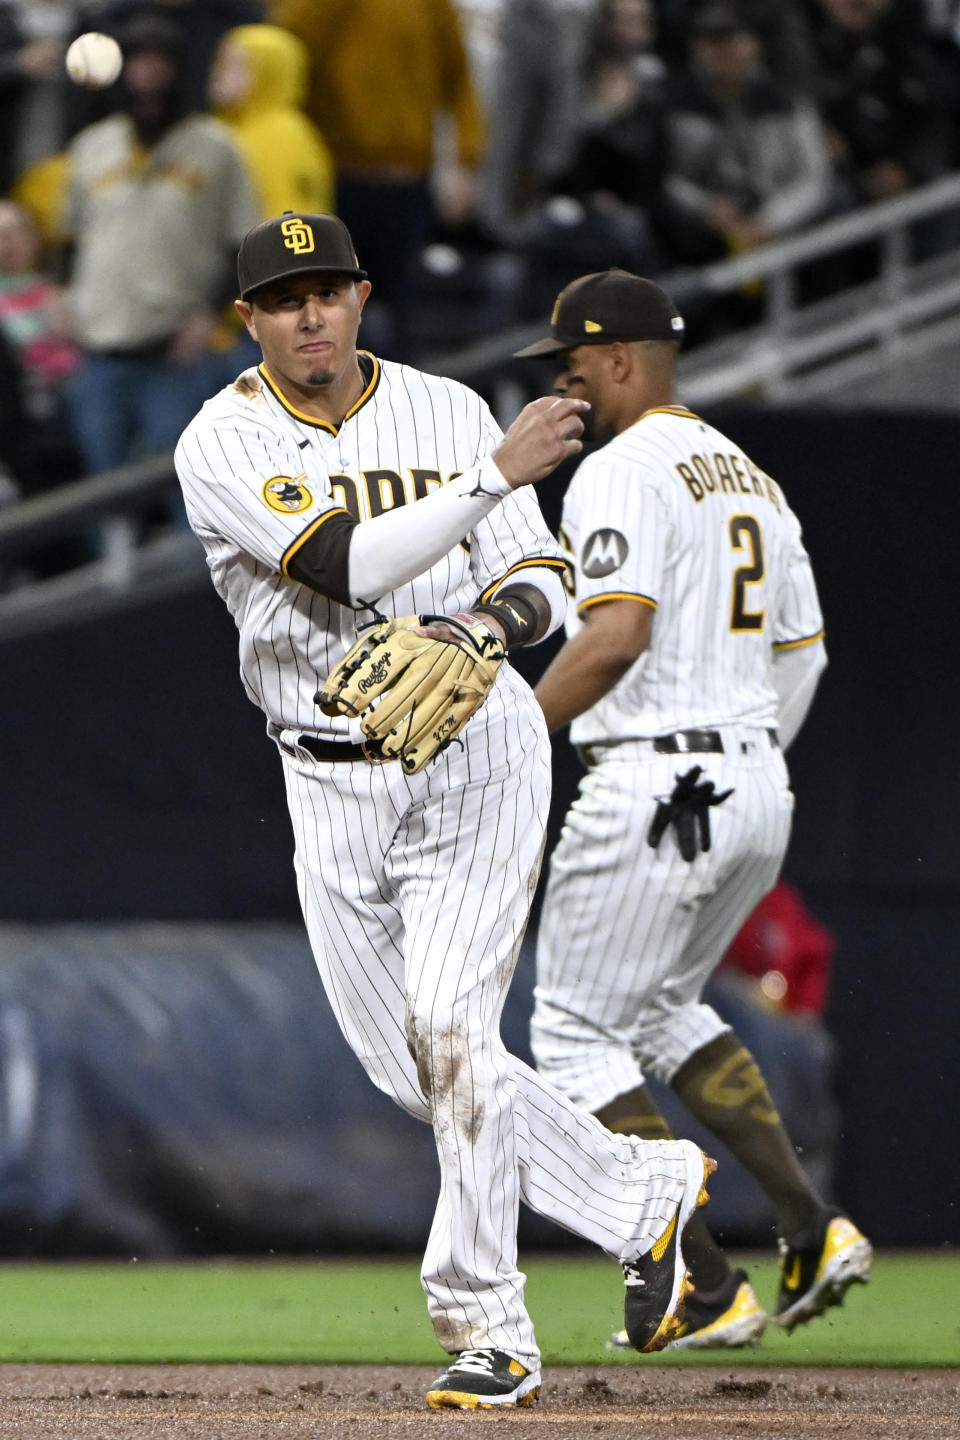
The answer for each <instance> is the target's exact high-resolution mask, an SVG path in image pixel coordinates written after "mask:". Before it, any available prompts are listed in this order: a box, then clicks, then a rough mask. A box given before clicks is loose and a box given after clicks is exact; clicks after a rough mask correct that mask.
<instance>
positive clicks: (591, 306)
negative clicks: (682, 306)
mask: <svg viewBox="0 0 960 1440" xmlns="http://www.w3.org/2000/svg"><path fill="white" fill-rule="evenodd" d="M682 339H683V317H682V316H681V314H680V312H679V311H678V309H677V307H676V305H674V303H673V301H672V300H671V299H670V296H669V295H668V294H667V292H666V290H661V289H660V286H659V285H655V284H654V282H653V281H652V280H644V279H642V278H641V276H639V275H632V274H631V273H630V271H629V270H601V271H599V272H598V273H597V274H595V275H581V276H580V278H579V280H572V281H571V282H570V284H569V285H568V286H567V287H566V288H565V289H564V290H561V291H560V294H559V295H558V296H557V301H556V304H555V305H554V307H553V314H552V316H551V317H550V335H549V336H547V337H545V338H544V339H543V340H536V341H534V343H533V344H532V345H527V346H525V347H524V349H523V350H515V351H514V352H513V353H514V355H518V356H524V357H525V356H527V355H553V354H556V352H557V351H559V350H572V349H573V348H574V347H575V346H576V345H611V344H612V343H613V342H614V341H615V340H682Z"/></svg>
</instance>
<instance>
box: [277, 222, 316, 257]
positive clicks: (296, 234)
mask: <svg viewBox="0 0 960 1440" xmlns="http://www.w3.org/2000/svg"><path fill="white" fill-rule="evenodd" d="M280 233H281V235H282V236H283V243H284V245H286V247H287V249H288V250H292V251H293V253H294V255H310V254H311V253H312V252H313V250H314V249H315V245H314V239H313V230H312V228H311V227H310V226H309V225H308V224H307V222H306V221H305V220H296V219H294V220H284V222H283V224H282V225H281V226H280Z"/></svg>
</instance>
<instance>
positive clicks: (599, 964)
mask: <svg viewBox="0 0 960 1440" xmlns="http://www.w3.org/2000/svg"><path fill="white" fill-rule="evenodd" d="M722 734H723V736H724V745H725V750H724V753H723V754H722V755H721V754H703V755H700V754H688V755H657V754H656V753H654V752H653V750H652V748H651V747H650V745H649V742H646V743H645V742H642V741H639V742H626V743H624V744H623V745H611V746H605V747H599V746H598V747H597V749H596V753H597V754H598V755H599V756H600V757H601V758H600V760H599V762H598V763H597V764H596V765H593V766H592V767H591V768H590V770H589V771H588V772H587V774H586V775H585V776H584V777H583V780H582V781H581V784H580V789H579V792H578V795H577V798H576V800H575V801H574V802H573V804H572V805H571V807H570V809H569V811H568V813H567V816H566V819H565V822H564V826H563V831H562V834H561V837H560V840H559V842H558V844H557V846H556V849H555V850H554V853H553V855H552V857H551V860H550V872H549V878H548V882H547V886H546V890H545V894H544V903H543V911H542V914H541V918H540V926H539V933H538V937H537V986H536V992H535V1003H534V1013H533V1019H532V1022H531V1043H532V1049H533V1053H534V1057H535V1059H536V1064H537V1069H538V1070H539V1072H540V1073H541V1074H542V1075H544V1076H545V1077H547V1078H549V1079H550V1080H552V1081H553V1083H554V1084H556V1085H557V1086H559V1088H560V1089H561V1090H563V1092H564V1094H566V1095H569V1096H570V1098H571V1099H573V1100H575V1101H576V1102H577V1104H579V1105H583V1106H585V1107H586V1108H587V1109H588V1110H591V1111H593V1110H599V1109H601V1108H602V1107H603V1106H604V1105H607V1104H609V1103H610V1102H611V1101H612V1100H614V1099H616V1097H617V1096H618V1095H624V1094H627V1093H628V1092H629V1091H631V1090H633V1089H635V1088H636V1087H637V1086H638V1085H640V1084H642V1083H643V1074H644V1071H645V1070H646V1071H647V1072H648V1073H649V1074H650V1075H652V1076H654V1077H656V1078H657V1079H659V1080H662V1081H664V1082H665V1083H669V1081H670V1080H671V1079H672V1077H673V1076H674V1075H675V1074H676V1072H677V1070H678V1069H679V1068H680V1066H681V1065H682V1064H683V1063H684V1061H685V1060H687V1059H689V1058H690V1056H691V1055H693V1054H695V1053H696V1051H698V1050H700V1049H701V1048H702V1047H703V1046H704V1045H706V1044H708V1043H709V1042H710V1041H711V1040H713V1039H714V1038H715V1037H716V1036H717V1035H719V1034H720V1033H721V1032H722V1031H724V1030H727V1029H729V1026H727V1025H725V1024H724V1022H723V1021H722V1020H721V1019H720V1017H719V1016H718V1015H717V1013H716V1011H715V1010H713V1009H712V1007H711V1006H709V1005H704V1004H703V1003H702V1002H701V1001H700V992H701V991H702V989H703V986H704V985H705V983H706V981H707V979H708V978H709V976H710V975H711V973H712V972H713V970H714V969H715V968H716V966H717V965H718V964H719V962H720V960H721V959H722V957H723V954H724V952H725V951H726V949H727V948H728V946H729V945H730V943H731V941H732V940H733V938H734V936H735V935H736V933H737V931H738V930H739V929H740V926H741V925H742V924H743V922H744V920H745V919H746V918H747V916H748V915H749V914H750V912H751V911H752V910H753V909H754V907H755V906H756V905H757V903H758V902H759V901H760V900H761V899H762V897H763V896H764V895H765V894H766V893H767V891H768V890H770V889H771V887H772V886H773V885H774V884H775V882H776V879H777V876H778V875H779V873H780V867H781V865H782V863H783V856H784V853H785V851H786V848H787V842H788V839H789V834H790V823H791V818H792V814H793V795H792V792H791V790H790V787H789V779H788V776H787V767H786V764H785V763H784V759H783V755H782V754H781V752H780V750H779V749H775V748H773V747H772V746H771V745H770V741H769V736H768V734H767V732H766V731H765V730H763V729H756V728H754V727H738V726H729V727H724V729H723V731H722ZM694 764H699V765H701V766H702V767H703V770H704V774H703V777H702V778H703V779H709V780H713V781H714V782H715V784H716V787H717V790H718V791H720V790H725V789H727V787H728V786H732V787H733V794H732V795H731V796H730V797H729V798H728V799H727V800H725V801H724V802H723V804H722V805H719V806H717V807H715V808H714V809H712V810H711V811H710V826H711V832H712V846H711V849H710V850H709V851H708V852H706V853H701V854H699V855H698V856H697V858H696V859H695V860H693V861H692V862H688V861H686V860H684V859H683V857H682V856H681V854H680V851H679V849H678V848H677V843H676V836H675V833H674V831H673V829H672V827H671V828H668V830H667V831H666V833H665V835H664V836H663V838H662V839H661V841H660V844H659V846H658V847H657V849H656V850H654V849H652V848H651V847H650V846H649V845H648V844H647V838H646V837H647V831H648V829H649V826H650V821H651V819H652V818H653V813H654V810H655V808H656V802H657V797H659V796H666V795H669V794H670V791H671V790H672V789H673V786H674V782H675V780H676V776H677V775H678V774H681V773H684V772H686V771H687V770H688V769H689V768H690V766H691V765H694Z"/></svg>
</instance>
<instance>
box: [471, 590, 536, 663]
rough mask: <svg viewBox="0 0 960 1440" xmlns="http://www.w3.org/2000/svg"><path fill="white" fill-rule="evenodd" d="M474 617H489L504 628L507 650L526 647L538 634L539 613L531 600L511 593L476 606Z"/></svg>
mask: <svg viewBox="0 0 960 1440" xmlns="http://www.w3.org/2000/svg"><path fill="white" fill-rule="evenodd" d="M472 613H473V614H474V615H489V616H491V617H492V618H493V619H494V620H496V621H498V623H499V624H500V625H501V626H502V627H503V633H504V636H505V640H506V646H507V649H508V650H510V649H512V648H513V647H514V646H515V645H524V644H526V643H527V642H528V641H529V640H532V639H533V637H534V636H535V635H536V633H537V619H538V616H537V612H536V610H535V608H534V607H533V605H532V604H531V603H530V601H529V600H525V599H524V597H523V596H522V595H517V594H516V593H515V592H514V591H510V592H509V593H508V594H505V595H503V596H501V597H499V598H494V599H493V600H488V601H487V603H486V604H485V605H474V607H473V611H472Z"/></svg>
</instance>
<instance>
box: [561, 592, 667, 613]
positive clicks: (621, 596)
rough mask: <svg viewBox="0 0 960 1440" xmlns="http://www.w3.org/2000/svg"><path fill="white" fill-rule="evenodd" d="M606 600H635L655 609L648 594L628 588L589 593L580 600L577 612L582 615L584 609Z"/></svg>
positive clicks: (654, 602)
mask: <svg viewBox="0 0 960 1440" xmlns="http://www.w3.org/2000/svg"><path fill="white" fill-rule="evenodd" d="M606 600H636V601H638V602H639V603H640V604H641V605H649V606H650V609H651V610H656V608H657V602H656V600H651V599H650V596H649V595H635V594H633V593H632V592H631V591H629V590H608V591H607V592H606V594H605V595H591V596H590V597H589V599H587V600H581V601H580V604H579V605H578V606H577V614H578V615H582V614H583V612H584V610H589V609H590V607H591V606H592V605H602V604H603V603H604V602H605V601H606Z"/></svg>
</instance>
